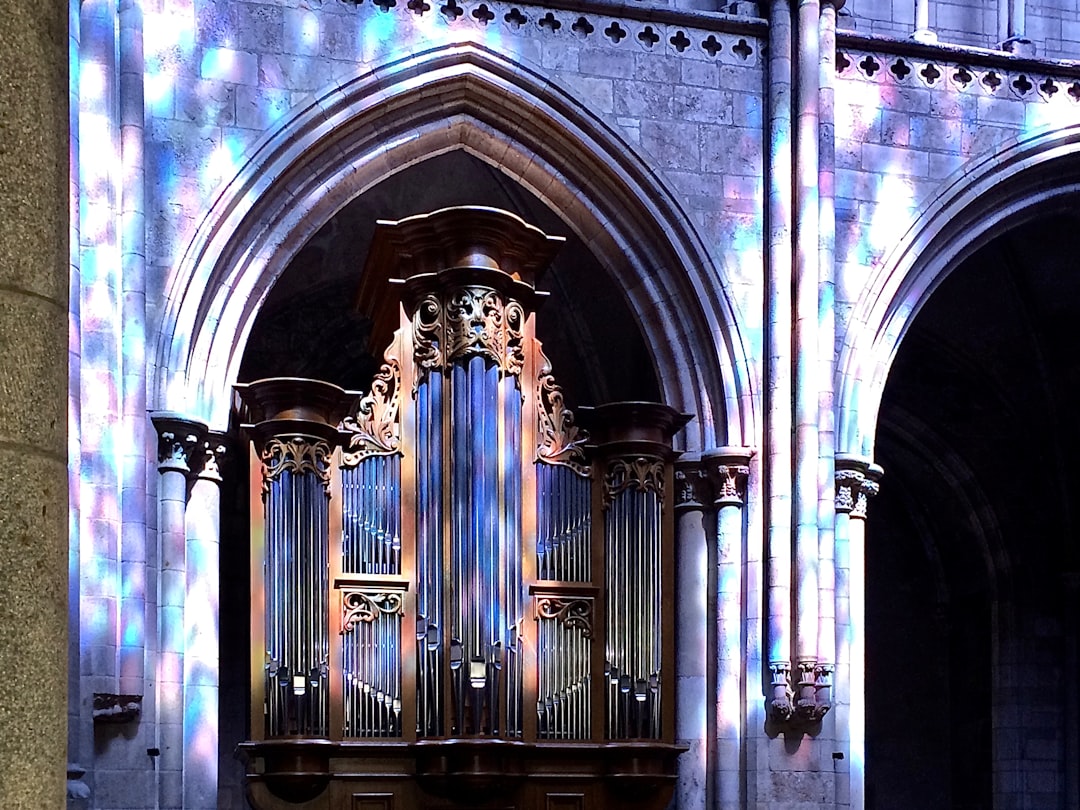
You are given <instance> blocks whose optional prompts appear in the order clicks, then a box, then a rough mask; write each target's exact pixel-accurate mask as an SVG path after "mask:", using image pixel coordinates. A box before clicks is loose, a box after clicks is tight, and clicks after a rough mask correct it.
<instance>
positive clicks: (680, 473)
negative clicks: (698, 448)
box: [675, 465, 710, 507]
mask: <svg viewBox="0 0 1080 810" xmlns="http://www.w3.org/2000/svg"><path fill="white" fill-rule="evenodd" d="M709 494H710V492H709V476H708V475H707V474H706V473H705V471H704V470H703V469H701V468H700V467H697V466H689V465H687V466H681V467H676V468H675V506H677V507H678V506H687V507H692V506H696V507H701V506H702V505H703V504H704V503H705V502H706V501H707V500H708V497H709Z"/></svg>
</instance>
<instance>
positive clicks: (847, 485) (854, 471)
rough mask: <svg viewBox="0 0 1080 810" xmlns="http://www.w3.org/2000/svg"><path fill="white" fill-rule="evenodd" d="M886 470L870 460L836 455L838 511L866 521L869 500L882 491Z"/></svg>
mask: <svg viewBox="0 0 1080 810" xmlns="http://www.w3.org/2000/svg"><path fill="white" fill-rule="evenodd" d="M884 474H885V470H884V469H883V468H882V467H881V465H879V464H875V463H874V462H872V461H871V460H870V459H868V458H864V457H862V456H855V455H849V454H847V453H837V454H836V477H835V481H836V511H837V512H838V513H843V512H846V513H848V514H850V515H851V517H853V518H859V519H862V520H865V519H866V508H867V504H868V502H869V499H870V498H872V497H874V496H875V495H877V494H878V492H879V491H880V489H881V485H880V483H879V482H880V481H881V476H883V475H884Z"/></svg>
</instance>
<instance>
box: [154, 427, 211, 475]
mask: <svg viewBox="0 0 1080 810" xmlns="http://www.w3.org/2000/svg"><path fill="white" fill-rule="evenodd" d="M201 444H202V443H201V442H200V440H199V435H198V434H197V433H194V432H188V431H172V430H163V431H162V432H161V433H159V434H158V463H159V464H160V465H164V466H172V467H175V468H177V469H189V468H190V464H191V462H192V461H193V458H192V454H193V453H194V451H195V449H196V448H197V447H199V446H200V445H201Z"/></svg>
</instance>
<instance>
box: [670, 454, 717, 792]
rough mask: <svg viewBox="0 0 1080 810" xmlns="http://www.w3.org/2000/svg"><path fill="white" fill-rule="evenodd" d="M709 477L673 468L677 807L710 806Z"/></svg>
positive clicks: (694, 469) (691, 464) (682, 465)
mask: <svg viewBox="0 0 1080 810" xmlns="http://www.w3.org/2000/svg"><path fill="white" fill-rule="evenodd" d="M711 500H712V497H711V488H710V487H709V481H708V476H707V474H706V472H705V470H704V469H703V468H702V466H701V462H698V461H690V460H687V461H680V462H678V463H677V464H676V465H675V543H676V560H675V565H676V569H675V578H676V585H675V591H676V593H678V594H679V599H678V611H679V615H678V617H677V618H676V623H675V624H676V629H677V638H676V642H675V648H676V657H675V672H676V679H677V681H678V689H677V691H676V692H675V740H676V742H678V743H681V744H683V745H688V746H689V747H690V750H689V751H687V752H686V753H685V754H683V755H682V757H681V758H680V759H679V782H678V785H677V786H676V789H675V799H676V806H677V807H679V808H701V807H709V806H711V804H712V803H711V802H710V801H709V776H708V775H709V767H710V765H711V763H710V761H709V760H710V759H711V757H710V756H709V751H708V749H709V744H708V739H709V736H710V735H709V726H710V725H711V723H710V720H714V718H711V717H710V715H712V712H710V711H709V710H708V707H709V705H710V703H711V701H710V700H709V699H708V681H709V677H708V676H709V666H708V664H709V638H708V627H709V542H708V536H709V534H710V531H709V526H710V524H712V523H713V520H714V516H713V515H712V509H711V508H707V507H706V504H709V503H710V502H711Z"/></svg>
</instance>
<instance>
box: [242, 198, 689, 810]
mask: <svg viewBox="0 0 1080 810" xmlns="http://www.w3.org/2000/svg"><path fill="white" fill-rule="evenodd" d="M561 241H562V240H561V239H560V238H557V237H551V236H548V235H546V234H544V233H543V232H542V231H540V230H539V229H537V228H535V227H532V226H530V225H528V224H526V223H525V222H523V221H522V220H520V219H519V218H517V217H516V216H514V215H512V214H509V213H506V212H503V211H498V210H494V209H486V208H473V207H464V208H452V209H445V210H442V211H437V212H435V213H432V214H427V215H421V216H416V217H410V218H408V219H404V220H401V221H399V222H380V223H379V224H378V226H377V229H376V234H375V238H374V241H373V244H372V250H371V254H370V256H369V258H368V262H367V266H366V268H365V271H364V276H363V283H364V284H365V285H368V286H370V285H372V284H376V283H382V284H385V283H389V282H390V281H391V280H393V281H394V282H395V283H396V284H397V285H398V286H399V289H400V291H401V304H400V307H399V308H398V310H397V312H396V313H392V314H391V316H390V317H391V318H393V316H394V315H395V314H396V316H397V324H396V325H397V329H396V331H395V332H393V339H392V340H391V342H390V346H389V348H388V349H387V351H386V353H385V355H384V360H385V362H384V363H383V365H382V368H381V370H380V371H379V372H378V374H377V375H376V377H375V380H374V382H373V384H372V386H371V389H370V390H369V391H368V392H365V393H352V392H346V391H344V390H342V389H340V388H338V387H336V386H333V385H330V384H328V383H324V382H319V381H315V380H300V379H292V378H278V379H269V380H261V381H258V382H253V383H249V384H245V385H238V386H237V390H238V394H239V399H240V402H241V412H242V417H243V421H244V422H245V430H246V431H247V434H248V436H249V437H250V439H251V447H252V481H251V493H252V497H251V509H252V521H251V522H252V561H253V562H252V575H251V576H252V578H251V587H252V600H251V601H252V616H251V637H252V661H251V740H250V741H248V742H245V743H243V744H241V746H240V747H241V754H242V755H243V758H244V760H245V762H246V763H247V783H248V794H249V799H250V801H251V802H252V804H253V805H254V806H255V807H256V808H260V809H261V808H281V807H298V806H301V807H307V808H342V809H345V808H347V809H348V810H391V809H394V810H408V809H409V808H430V809H431V810H436V808H452V807H476V808H499V809H500V810H503V809H504V808H530V809H533V808H535V810H589V809H591V808H604V807H640V808H657V809H659V808H663V807H665V806H666V805H667V804H668V802H669V800H670V797H671V792H672V787H673V784H674V779H675V760H676V758H677V756H678V755H679V753H681V751H682V750H683V749H682V748H680V747H678V746H676V745H675V744H674V709H675V702H674V683H675V677H674V663H673V662H674V656H673V653H672V645H673V640H674V614H673V609H674V608H673V605H674V601H675V595H674V577H673V571H674V564H673V559H672V548H673V542H672V534H673V516H672V494H671V493H672V461H673V456H674V454H673V452H672V450H671V439H672V436H673V435H674V433H675V432H676V431H678V430H679V429H680V428H681V427H682V426H683V425H684V424H685V422H686V421H687V419H688V418H689V417H687V416H684V415H682V414H679V413H677V412H676V411H674V410H673V409H671V408H669V407H667V406H665V405H661V404H656V403H640V402H624V403H612V404H609V405H604V406H600V407H597V408H593V409H582V411H581V412H579V413H578V414H577V416H578V419H577V420H576V421H575V418H574V414H572V413H571V411H570V410H569V409H568V408H567V407H566V406H565V404H564V402H563V397H562V393H561V390H560V388H559V386H558V385H557V384H556V383H555V380H554V377H553V374H552V370H551V368H550V366H549V363H548V361H547V359H546V358H545V357H544V355H543V353H542V352H541V347H540V344H539V342H538V341H537V340H536V338H535V330H534V311H535V308H536V303H537V300H538V298H539V297H540V295H541V293H538V292H537V291H536V289H535V287H534V281H535V278H536V276H537V274H538V273H539V272H540V271H541V270H543V269H544V267H545V266H546V265H547V263H548V262H549V261H550V259H551V257H552V256H553V255H554V252H555V250H556V249H557V247H558V246H559V244H560V243H561ZM392 326H393V325H390V326H386V327H383V328H382V331H383V332H384V333H385V334H387V335H389V333H390V332H391V329H392ZM379 331H380V326H379V324H378V320H377V321H376V327H375V333H376V334H378V333H379ZM579 423H580V424H579Z"/></svg>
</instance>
